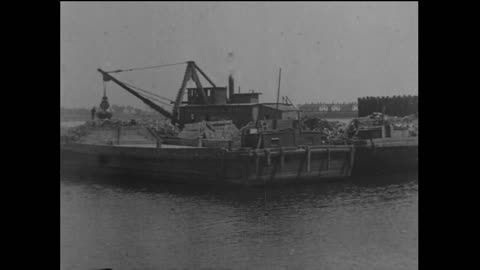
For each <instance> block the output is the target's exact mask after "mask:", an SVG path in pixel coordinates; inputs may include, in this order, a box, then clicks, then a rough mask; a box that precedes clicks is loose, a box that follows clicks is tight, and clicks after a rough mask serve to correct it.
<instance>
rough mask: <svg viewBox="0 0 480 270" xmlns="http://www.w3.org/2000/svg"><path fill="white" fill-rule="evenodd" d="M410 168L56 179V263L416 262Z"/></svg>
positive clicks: (377, 265) (277, 265)
mask: <svg viewBox="0 0 480 270" xmlns="http://www.w3.org/2000/svg"><path fill="white" fill-rule="evenodd" d="M416 179H417V176H416V175H400V176H392V177H387V178H377V179H357V180H348V181H341V182H330V183H323V184H316V185H301V186H285V187H270V188H248V189H247V188H218V187H203V188H199V187H194V188H193V187H188V186H180V185H178V186H174V185H168V186H165V185H163V186H160V185H157V186H146V185H140V184H138V185H132V184H130V185H125V184H122V185H119V184H116V185H112V184H99V182H98V181H96V179H93V180H85V179H84V180H78V179H62V180H61V185H60V186H61V189H60V190H61V193H60V199H61V210H60V216H61V219H60V222H61V242H60V244H61V264H60V265H61V269H65V270H66V269H99V268H103V267H104V268H106V267H109V268H112V269H114V270H121V269H417V268H418V254H417V252H418V242H417V241H418V227H417V222H418V185H417V180H416Z"/></svg>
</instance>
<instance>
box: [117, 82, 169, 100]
mask: <svg viewBox="0 0 480 270" xmlns="http://www.w3.org/2000/svg"><path fill="white" fill-rule="evenodd" d="M123 83H124V84H126V85H128V86H130V87H132V88H134V89H136V90H139V91H142V92H145V93H147V94H150V95H152V96H155V97H158V98H161V99H164V100H166V101H170V102H173V100H171V99H168V98H166V97H162V96H159V95H157V94H155V93H152V92H150V91H147V90H145V89H142V88H140V87H138V86H135V85H133V84H130V83H126V82H123Z"/></svg>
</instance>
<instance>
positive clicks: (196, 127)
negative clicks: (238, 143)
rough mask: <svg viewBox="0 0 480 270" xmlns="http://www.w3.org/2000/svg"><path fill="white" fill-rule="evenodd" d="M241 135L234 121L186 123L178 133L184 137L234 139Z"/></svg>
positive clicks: (180, 136)
mask: <svg viewBox="0 0 480 270" xmlns="http://www.w3.org/2000/svg"><path fill="white" fill-rule="evenodd" d="M239 136H240V131H239V130H238V128H237V127H236V126H235V125H234V124H233V122H232V121H212V122H206V121H202V122H198V123H192V124H186V125H185V127H184V128H183V130H182V131H181V132H180V133H179V134H178V137H179V138H182V139H197V138H202V139H208V140H233V139H234V138H237V137H239Z"/></svg>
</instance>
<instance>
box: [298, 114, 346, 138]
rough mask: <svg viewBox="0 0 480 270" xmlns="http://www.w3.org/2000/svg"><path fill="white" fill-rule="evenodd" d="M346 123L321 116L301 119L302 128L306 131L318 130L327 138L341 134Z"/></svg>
mask: <svg viewBox="0 0 480 270" xmlns="http://www.w3.org/2000/svg"><path fill="white" fill-rule="evenodd" d="M345 127H346V123H343V122H340V121H328V120H325V119H321V118H316V117H311V118H306V119H304V120H303V121H302V129H303V130H308V131H319V132H322V133H323V134H325V135H326V136H327V137H329V138H333V137H338V136H339V135H341V134H343V132H344V129H345Z"/></svg>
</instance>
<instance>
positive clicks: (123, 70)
mask: <svg viewBox="0 0 480 270" xmlns="http://www.w3.org/2000/svg"><path fill="white" fill-rule="evenodd" d="M187 63H188V62H180V63H173V64H164V65H158V66H149V67H139V68H129V69H117V70H112V71H107V72H106V73H119V72H128V71H134V70H144V69H155V68H162V67H169V66H176V65H183V64H187Z"/></svg>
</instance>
